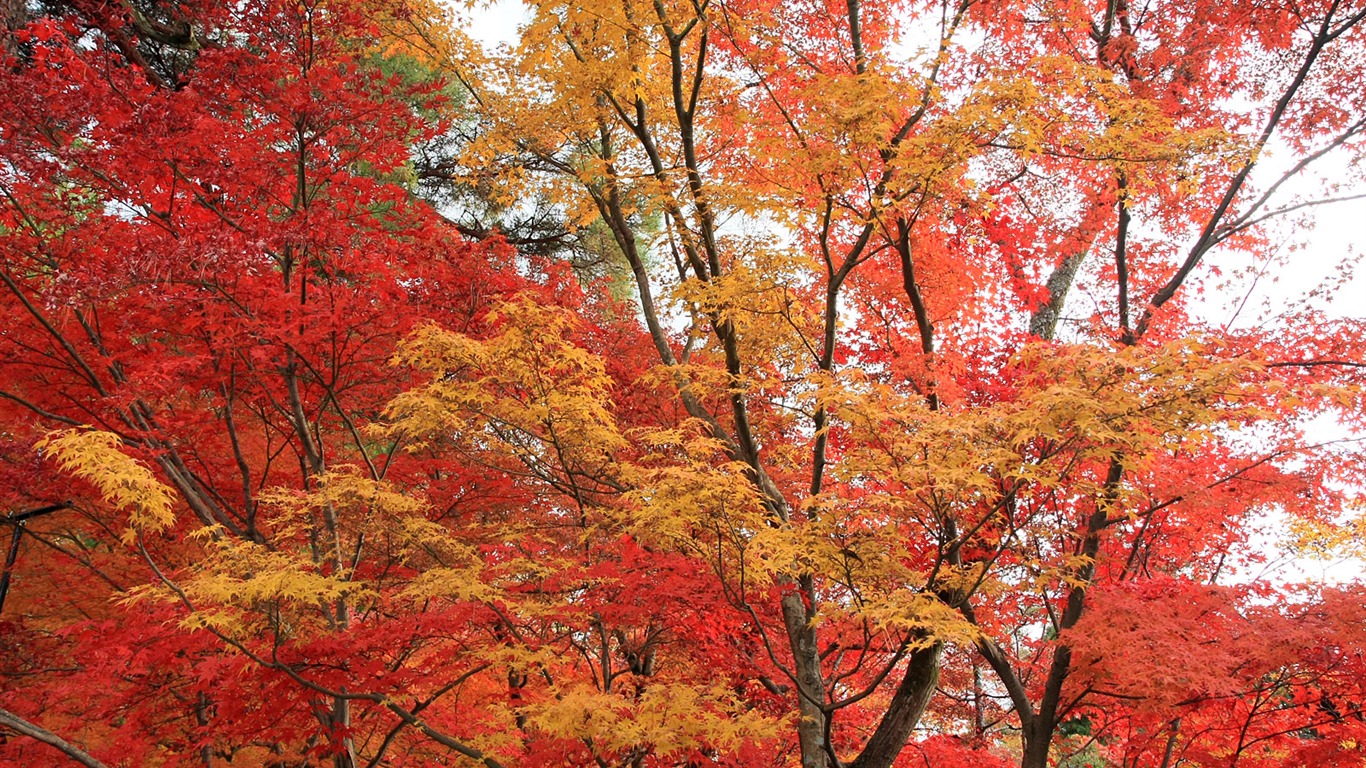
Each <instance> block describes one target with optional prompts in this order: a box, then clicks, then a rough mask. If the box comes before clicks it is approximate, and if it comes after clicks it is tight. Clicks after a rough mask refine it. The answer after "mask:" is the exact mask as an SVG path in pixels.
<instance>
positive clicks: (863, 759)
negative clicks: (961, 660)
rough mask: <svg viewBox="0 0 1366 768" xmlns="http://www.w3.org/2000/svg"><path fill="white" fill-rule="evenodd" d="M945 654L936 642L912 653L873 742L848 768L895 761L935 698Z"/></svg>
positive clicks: (884, 766)
mask: <svg viewBox="0 0 1366 768" xmlns="http://www.w3.org/2000/svg"><path fill="white" fill-rule="evenodd" d="M943 650H944V646H943V644H942V643H938V642H935V643H932V644H930V645H927V646H925V647H923V648H917V649H916V650H915V651H913V652H912V653H911V658H910V659H909V660H908V661H907V663H906V674H905V676H904V677H902V678H901V684H900V685H898V686H897V689H896V693H894V694H892V703H891V705H890V706H888V707H887V711H886V712H885V713H884V714H883V716H882V720H881V722H879V723H878V726H877V730H876V731H874V732H873V736H872V738H870V739H868V743H867V744H865V745H864V747H863V752H862V753H860V754H859V756H858V757H857V758H855V759H854V761H853V762H851V763H849V768H890V766H891V765H892V763H893V762H895V761H896V758H897V755H900V754H901V748H902V747H904V746H905V745H906V742H907V741H908V740H909V739H910V738H911V731H913V730H914V729H915V726H916V724H917V723H919V722H920V716H921V715H923V714H925V708H926V707H928V706H929V704H930V698H931V697H932V696H933V695H934V690H935V685H937V684H938V682H939V656H940V654H941V653H942V652H943Z"/></svg>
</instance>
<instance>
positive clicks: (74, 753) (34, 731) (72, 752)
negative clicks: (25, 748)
mask: <svg viewBox="0 0 1366 768" xmlns="http://www.w3.org/2000/svg"><path fill="white" fill-rule="evenodd" d="M0 725H2V726H4V727H6V728H8V729H10V730H12V731H15V732H16V733H20V734H22V735H24V736H28V737H29V738H31V739H36V740H37V741H41V742H43V743H44V744H46V745H48V746H50V747H52V748H54V749H57V750H59V751H60V752H62V754H65V755H66V756H67V757H69V758H71V759H72V760H75V761H76V762H78V763H80V764H81V765H84V766H86V768H109V767H108V766H106V765H105V764H104V763H101V762H100V761H99V760H96V759H95V758H93V757H91V756H90V755H89V754H87V753H86V752H85V751H84V750H82V749H81V748H80V747H77V746H76V745H74V744H72V743H71V742H69V741H67V740H66V739H63V738H62V737H61V736H58V735H57V734H55V733H53V732H52V731H49V730H47V729H46V728H43V727H41V726H38V725H34V724H33V723H30V722H29V721H27V720H25V719H24V718H22V717H19V716H18V715H16V714H14V713H12V712H9V711H7V710H4V709H0Z"/></svg>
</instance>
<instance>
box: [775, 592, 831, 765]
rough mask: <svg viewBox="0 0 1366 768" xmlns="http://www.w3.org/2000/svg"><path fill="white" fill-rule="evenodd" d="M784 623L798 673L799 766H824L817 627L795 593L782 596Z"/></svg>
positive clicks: (822, 689)
mask: <svg viewBox="0 0 1366 768" xmlns="http://www.w3.org/2000/svg"><path fill="white" fill-rule="evenodd" d="M782 609H783V624H784V625H786V628H787V639H788V643H789V645H790V646H791V648H792V663H793V666H794V670H793V672H794V673H795V674H796V676H797V680H796V683H797V713H798V716H799V717H800V719H799V720H798V722H797V739H798V742H799V743H800V745H801V750H802V768H827V766H829V764H830V761H829V757H828V753H827V751H826V744H825V711H824V710H823V709H822V708H821V706H822V705H823V704H824V703H825V680H824V678H823V677H822V675H821V657H820V650H819V649H818V648H817V647H816V628H815V627H813V626H811V617H810V616H809V615H808V612H807V609H806V604H805V603H804V602H803V601H802V596H801V595H800V594H798V593H797V592H795V591H794V592H788V593H787V594H786V595H784V596H783V600H782Z"/></svg>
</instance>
